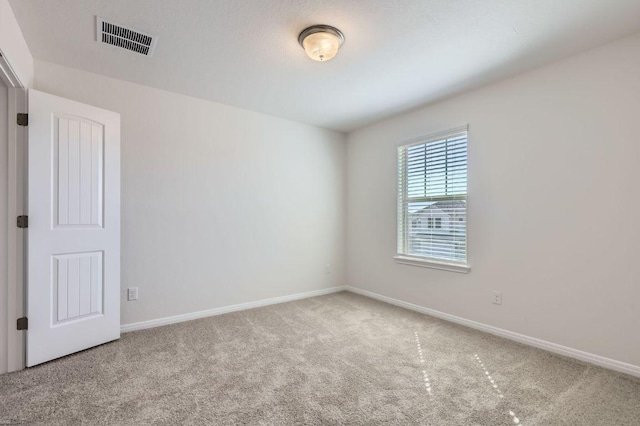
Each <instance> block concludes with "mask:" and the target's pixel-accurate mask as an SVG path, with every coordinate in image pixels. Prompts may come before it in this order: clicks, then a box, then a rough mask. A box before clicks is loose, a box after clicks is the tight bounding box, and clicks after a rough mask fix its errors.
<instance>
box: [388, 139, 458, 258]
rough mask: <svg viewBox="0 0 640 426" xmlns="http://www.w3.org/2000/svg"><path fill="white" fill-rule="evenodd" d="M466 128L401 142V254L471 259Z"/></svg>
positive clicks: (399, 248) (399, 165) (399, 157)
mask: <svg viewBox="0 0 640 426" xmlns="http://www.w3.org/2000/svg"><path fill="white" fill-rule="evenodd" d="M466 218H467V128H466V127H464V128H460V129H454V130H451V131H449V132H444V133H441V134H437V135H432V136H427V137H424V138H420V139H417V140H415V141H413V142H411V143H408V144H405V145H402V146H400V147H399V148H398V254H399V255H401V256H408V257H415V258H417V259H424V260H426V261H430V260H432V261H435V262H443V261H444V262H447V263H457V264H461V265H466V262H467V220H466Z"/></svg>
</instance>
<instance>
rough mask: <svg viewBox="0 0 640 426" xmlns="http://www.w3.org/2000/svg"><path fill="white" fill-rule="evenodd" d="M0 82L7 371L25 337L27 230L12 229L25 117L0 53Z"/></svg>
mask: <svg viewBox="0 0 640 426" xmlns="http://www.w3.org/2000/svg"><path fill="white" fill-rule="evenodd" d="M0 79H2V81H4V83H5V84H6V85H7V87H8V88H9V90H8V94H9V96H8V111H9V117H8V118H9V120H8V127H9V129H8V130H9V134H8V144H9V146H8V191H7V194H8V196H7V198H8V200H7V286H8V289H7V313H6V315H7V326H8V330H7V355H8V356H7V371H8V372H12V371H17V370H22V369H24V368H25V359H26V358H25V356H26V350H25V349H26V339H25V333H23V332H22V331H19V330H17V327H16V321H17V319H18V318H20V317H23V316H24V315H25V313H26V309H25V307H26V248H27V238H26V236H27V232H28V231H27V230H26V229H20V228H18V227H17V226H16V218H17V216H20V215H25V214H27V205H26V203H27V197H26V191H27V170H28V169H27V158H28V157H27V147H28V131H27V127H23V126H18V123H17V120H16V117H17V114H18V113H27V112H28V105H27V89H26V87H25V86H24V85H23V84H22V83H21V81H20V79H19V78H18V76H17V75H16V73H15V71H14V70H13V68H12V67H11V65H10V64H9V62H8V60H7V57H6V56H5V55H4V54H3V53H2V51H1V50H0Z"/></svg>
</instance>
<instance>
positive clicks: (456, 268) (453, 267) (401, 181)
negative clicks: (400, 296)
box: [393, 125, 471, 274]
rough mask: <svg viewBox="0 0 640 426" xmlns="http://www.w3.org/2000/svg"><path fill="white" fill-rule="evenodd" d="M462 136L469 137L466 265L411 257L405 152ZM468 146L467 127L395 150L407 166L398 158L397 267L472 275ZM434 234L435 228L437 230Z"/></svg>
mask: <svg viewBox="0 0 640 426" xmlns="http://www.w3.org/2000/svg"><path fill="white" fill-rule="evenodd" d="M459 133H466V136H467V170H466V175H467V191H466V192H465V195H464V197H465V198H464V199H465V209H466V212H467V214H466V220H465V221H464V226H465V257H466V261H465V262H456V261H452V260H447V259H439V258H434V257H427V256H418V255H411V254H407V253H408V251H409V250H408V244H409V238H408V233H409V229H408V226H407V220H408V219H409V218H408V217H407V215H408V212H407V209H406V208H405V204H406V200H407V198H408V194H407V175H406V174H407V163H406V162H407V156H406V150H407V148H408V147H410V146H412V145H420V144H428V143H430V142H436V141H438V140H441V139H445V138H449V137H453V136H455V135H456V134H459ZM468 144H469V126H468V125H465V126H461V127H457V128H453V129H450V130H447V131H444V132H439V133H433V134H429V135H425V136H421V137H418V138H414V139H411V140H406V141H403V142H401V143H399V144H398V145H397V146H396V155H398V154H399V150H400V149H404V150H405V155H404V164H402V165H401V164H400V161H399V158H398V157H396V164H397V167H398V170H396V178H397V179H398V182H397V184H398V185H397V187H396V188H397V189H396V191H397V194H396V196H397V202H398V206H397V208H398V210H397V212H398V216H397V217H396V226H397V234H396V248H397V253H396V255H395V256H394V257H393V258H394V259H395V261H396V263H398V264H403V265H411V266H420V267H426V268H432V269H439V270H446V271H452V272H459V273H465V274H466V273H469V272H470V271H471V266H470V265H469V245H468V229H469V218H468V211H469V209H468V207H469V203H468V198H469V189H468V176H469V169H468V158H469V152H468V146H469V145H468ZM400 189H402V193H400ZM442 198H443V199H446V200H450V199H451V197H450V196H443V197H442ZM435 222H436V221H435V220H433V222H432V223H433V225H434V226H435ZM434 230H435V228H434ZM400 239H402V242H400Z"/></svg>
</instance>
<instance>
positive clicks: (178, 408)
mask: <svg viewBox="0 0 640 426" xmlns="http://www.w3.org/2000/svg"><path fill="white" fill-rule="evenodd" d="M0 424H3V425H4V424H20V425H22V424H24V425H33V424H41V425H73V424H87V425H103V424H105V425H146V424H158V425H182V424H190V425H207V424H212V425H213V424H215V425H236V424H261V425H288V424H309V425H321V424H322V425H338V424H344V425H372V424H388V425H394V424H397V425H405V424H407V425H411V424H416V425H491V426H494V425H514V424H521V425H531V426H533V425H544V426H552V425H572V426H575V425H607V426H613V425H616V426H617V425H634V426H637V425H640V381H639V380H636V379H634V378H631V377H628V376H624V375H620V374H616V373H613V372H611V371H607V370H603V369H600V368H596V367H593V366H589V365H587V364H582V363H580V362H576V361H573V360H570V359H567V358H563V357H559V356H556V355H553V354H550V353H547V352H544V351H540V350H537V349H533V348H530V347H526V346H522V345H519V344H517V343H513V342H510V341H507V340H504V339H501V338H498V337H494V336H491V335H488V334H484V333H480V332H478V331H474V330H471V329H467V328H464V327H461V326H458V325H454V324H450V323H447V322H444V321H441V320H438V319H434V318H431V317H428V316H424V315H421V314H418V313H414V312H411V311H407V310H404V309H401V308H397V307H394V306H390V305H387V304H384V303H380V302H377V301H374V300H371V299H367V298H364V297H361V296H357V295H354V294H351V293H337V294H332V295H328V296H322V297H316V298H312V299H306V300H301V301H296V302H291V303H286V304H280V305H273V306H269V307H264V308H259V309H253V310H249V311H243V312H237V313H231V314H227V315H222V316H218V317H212V318H207V319H202V320H197V321H192V322H187V323H182V324H177V325H171V326H166V327H161V328H156V329H151V330H145V331H139V332H134V333H128V334H124V335H123V336H122V339H121V340H120V341H117V342H113V343H109V344H106V345H103V346H100V347H98V348H94V349H91V350H88V351H85V352H82V353H79V354H76V355H72V356H69V357H66V358H63V359H60V360H57V361H53V362H50V363H48V364H44V365H42V366H39V367H35V368H31V369H28V370H26V371H22V372H18V373H12V374H8V375H4V376H0Z"/></svg>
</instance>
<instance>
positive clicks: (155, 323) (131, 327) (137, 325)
mask: <svg viewBox="0 0 640 426" xmlns="http://www.w3.org/2000/svg"><path fill="white" fill-rule="evenodd" d="M344 290H346V288H345V287H344V286H339V287H330V288H323V289H321V290H313V291H307V292H304V293H296V294H290V295H288V296H280V297H273V298H271V299H262V300H256V301H254V302H247V303H240V304H238V305H231V306H223V307H220V308H213V309H207V310H205V311H198V312H191V313H188V314H182V315H175V316H171V317H164V318H158V319H154V320H149V321H141V322H134V323H131V324H123V325H121V326H120V332H121V333H127V332H129V331H135V330H144V329H145V328H153V327H160V326H161V325H168V324H175V323H178V322H183V321H191V320H194V319H198V318H205V317H212V316H215V315H222V314H226V313H229V312H236V311H243V310H245V309H252V308H258V307H260V306H267V305H275V304H276V303H284V302H291V301H293V300H300V299H306V298H308V297H315V296H322V295H324V294H329V293H337V292H339V291H344Z"/></svg>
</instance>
